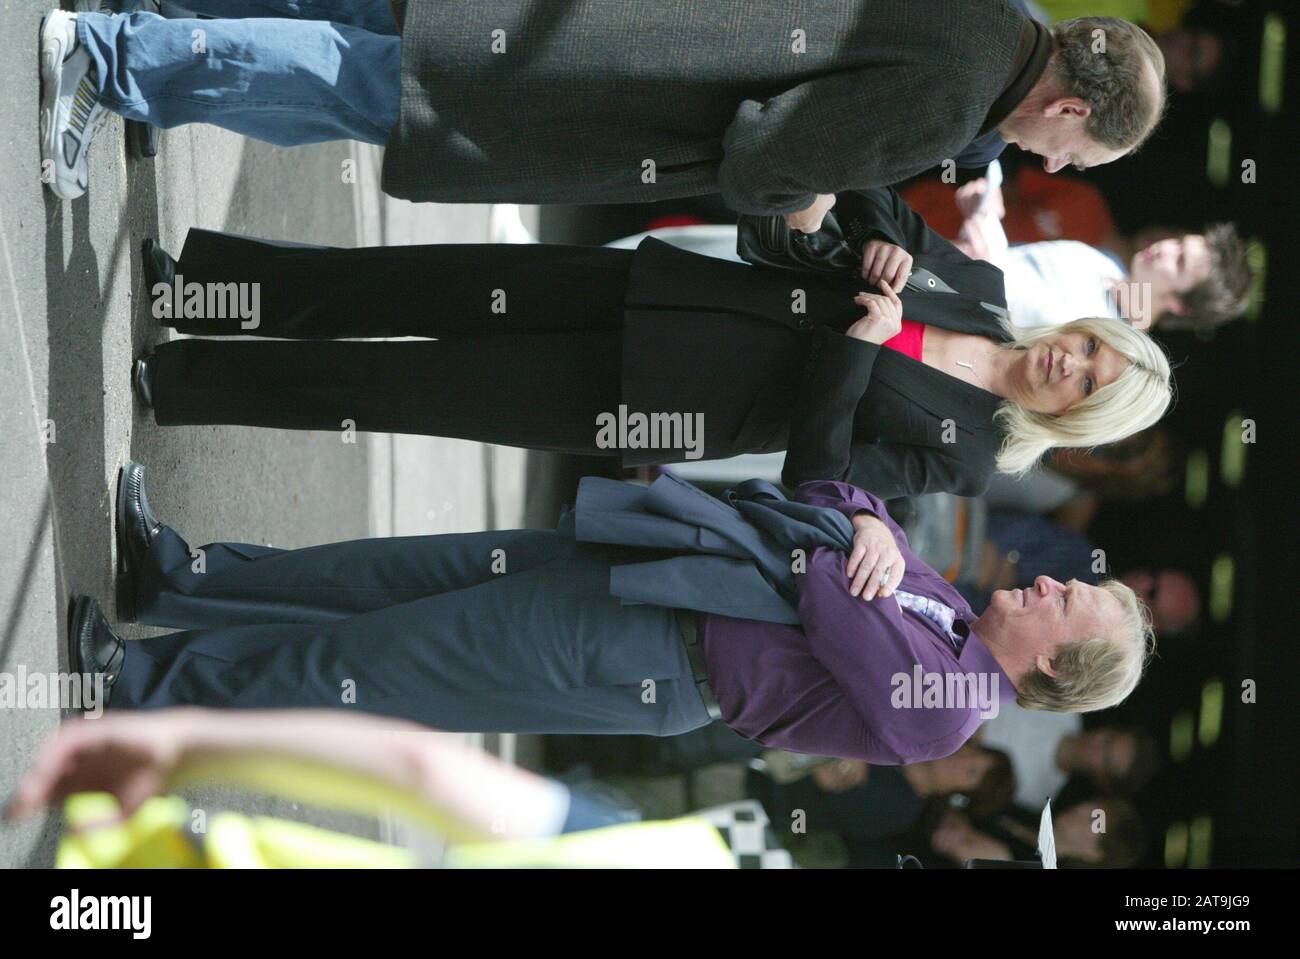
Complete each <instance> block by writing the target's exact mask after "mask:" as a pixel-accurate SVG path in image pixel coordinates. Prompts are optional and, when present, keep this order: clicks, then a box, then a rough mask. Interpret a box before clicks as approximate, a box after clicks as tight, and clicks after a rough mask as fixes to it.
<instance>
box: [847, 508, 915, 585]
mask: <svg viewBox="0 0 1300 959" xmlns="http://www.w3.org/2000/svg"><path fill="white" fill-rule="evenodd" d="M906 568H907V566H906V563H905V562H904V561H903V554H902V552H901V551H900V550H899V548H898V542H897V541H896V540H895V539H894V534H893V533H891V532H890V531H889V527H888V526H886V525H885V524H884V523H883V522H881V521H880V520H879V519H877V518H876V517H874V516H872V515H871V514H870V513H858V514H856V515H855V516H854V517H853V549H852V550H851V551H850V552H849V560H848V563H847V564H846V566H845V569H844V571H845V573H847V574H848V577H849V595H850V596H861V597H862V598H863V599H865V600H867V601H870V600H872V599H875V598H876V597H877V596H881V597H886V596H892V595H893V593H894V589H895V588H896V587H897V586H898V584H899V583H900V582H902V580H903V571H904V570H905V569H906Z"/></svg>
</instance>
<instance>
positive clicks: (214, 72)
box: [42, 0, 1164, 230]
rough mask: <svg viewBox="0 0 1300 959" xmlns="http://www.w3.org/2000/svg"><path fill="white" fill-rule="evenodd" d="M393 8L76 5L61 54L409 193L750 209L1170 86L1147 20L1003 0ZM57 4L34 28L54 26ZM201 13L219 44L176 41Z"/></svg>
mask: <svg viewBox="0 0 1300 959" xmlns="http://www.w3.org/2000/svg"><path fill="white" fill-rule="evenodd" d="M207 2H208V0H189V2H188V4H187V5H188V6H190V7H194V8H198V9H199V10H202V8H203V7H204V6H205V4H206V3H207ZM229 9H230V6H229V4H228V3H227V4H225V5H223V6H222V7H221V8H220V10H221V11H228V10H229ZM377 9H378V10H379V11H380V12H381V13H382V18H383V19H384V20H385V21H386V23H385V24H384V25H382V26H376V23H375V21H376V19H377V16H376V10H377ZM394 9H395V10H396V18H395V19H396V23H394V22H393V18H391V17H390V16H389V14H388V12H387V9H386V8H385V7H384V6H383V4H382V0H369V2H358V3H357V4H356V14H355V16H354V17H353V19H352V21H351V22H341V21H340V18H342V17H349V16H353V15H352V14H350V13H348V12H346V11H339V10H336V9H330V10H328V11H325V10H324V9H322V10H321V11H319V14H320V15H321V16H328V17H329V18H330V19H331V20H332V21H333V22H326V21H325V20H316V21H313V20H296V19H288V18H293V17H300V16H311V15H312V14H311V11H312V6H311V4H310V3H306V2H304V3H300V4H298V5H297V6H293V5H290V4H288V3H287V2H286V4H285V17H286V19H279V20H276V19H272V20H257V21H247V20H201V21H198V20H195V21H190V20H163V19H160V18H157V17H153V16H152V15H150V14H144V13H136V14H132V15H131V16H130V17H118V18H108V17H102V16H100V15H96V14H81V15H78V16H77V18H76V19H77V21H78V26H79V27H80V29H78V30H74V31H72V33H70V34H68V36H69V37H70V38H71V39H70V42H71V44H72V46H69V47H68V48H67V50H64V51H63V55H64V60H63V62H64V63H67V62H71V60H75V59H76V56H75V54H77V53H79V52H80V49H81V47H83V46H84V47H85V48H86V50H87V53H88V54H89V59H90V61H91V63H90V67H89V70H90V73H89V75H90V77H91V81H92V83H93V84H94V85H95V86H96V87H97V88H98V96H99V100H98V104H97V106H100V107H103V108H107V109H111V110H115V111H117V112H120V113H122V114H123V115H124V116H128V117H129V118H131V119H140V120H144V121H146V122H151V123H155V124H157V125H162V126H167V125H174V124H177V123H184V122H195V121H202V122H212V123H218V124H220V125H222V126H226V127H228V128H230V129H236V130H239V131H240V132H244V133H246V134H247V135H250V136H259V137H262V138H264V139H270V140H272V141H273V142H280V143H295V142H313V141H315V140H321V139H331V138H339V137H347V136H352V137H356V138H359V139H365V140H369V141H370V142H385V143H386V144H387V147H388V149H387V153H386V157H385V161H384V189H385V190H386V191H387V192H388V193H390V194H392V195H394V196H397V197H402V198H406V199H411V200H426V201H440V202H441V201H448V202H451V201H456V202H497V201H509V202H520V203H630V202H648V201H654V200H664V199H671V198H675V197H683V196H692V195H698V194H704V193H711V192H715V191H721V193H722V195H723V197H724V198H725V200H726V201H727V203H728V204H729V205H730V206H731V207H732V208H733V209H735V210H737V211H739V212H745V213H756V214H757V213H769V214H770V213H778V214H787V215H790V217H791V224H792V225H794V226H797V227H798V228H800V229H806V230H812V229H816V228H817V227H818V226H820V223H821V218H822V216H823V215H824V213H825V211H826V210H827V209H829V207H830V205H831V204H832V203H833V202H834V201H833V196H832V195H833V194H834V193H836V192H838V191H842V190H848V189H866V188H870V187H875V186H880V185H887V184H890V183H894V182H897V181H900V180H903V179H905V178H907V177H909V176H912V175H914V174H917V173H920V172H922V171H924V170H926V169H928V168H930V167H932V166H936V165H938V164H941V163H943V162H944V161H945V160H948V159H954V158H957V157H958V156H959V155H960V154H961V153H962V152H963V150H964V149H965V148H967V147H968V146H969V145H970V144H972V141H975V140H977V139H979V138H981V137H987V136H989V135H993V134H997V133H1000V134H1001V135H1002V137H1003V138H1004V139H1006V140H1007V141H1009V142H1014V143H1019V144H1020V145H1021V146H1022V147H1025V148H1026V149H1030V150H1032V151H1034V152H1037V153H1039V154H1041V155H1042V156H1043V157H1044V162H1045V164H1046V165H1047V166H1048V169H1052V170H1054V169H1060V168H1061V167H1063V166H1065V165H1066V164H1073V165H1076V166H1088V165H1095V164H1098V163H1105V162H1110V161H1111V160H1114V159H1116V158H1118V157H1120V156H1123V155H1124V154H1125V153H1127V152H1129V151H1130V150H1131V149H1133V148H1134V147H1135V146H1136V145H1137V144H1138V143H1140V142H1141V141H1142V140H1143V139H1144V138H1145V137H1146V136H1147V135H1149V133H1150V132H1151V130H1152V129H1153V128H1154V127H1155V125H1156V123H1157V122H1158V121H1159V117H1160V114H1161V111H1162V109H1163V101H1164V82H1163V74H1164V64H1163V58H1162V57H1161V55H1160V53H1159V50H1158V48H1157V47H1156V46H1155V44H1154V42H1152V41H1151V40H1150V38H1149V37H1147V36H1146V34H1145V33H1143V32H1142V31H1141V30H1139V29H1137V28H1136V27H1133V26H1132V25H1131V24H1128V23H1126V22H1124V21H1122V20H1113V19H1108V18H1089V19H1087V20H1079V21H1067V22H1066V23H1064V24H1061V25H1058V26H1057V27H1056V28H1055V30H1053V31H1051V32H1049V31H1048V30H1047V29H1046V28H1045V27H1042V26H1041V25H1039V24H1037V23H1035V22H1034V21H1032V20H1029V19H1028V18H1026V17H1024V16H1022V15H1021V14H1020V13H1019V12H1018V11H1017V10H1015V9H1014V8H1013V7H1012V6H1010V5H1009V4H1008V3H1007V2H1006V0H836V2H833V3H831V2H825V0H782V2H776V0H772V2H763V3H755V2H752V0H635V2H629V0H475V2H472V3H466V2H455V0H408V2H405V3H398V4H395V5H394ZM61 16H62V18H64V19H66V18H68V17H70V16H71V15H68V14H62V15H61ZM54 17H55V15H53V14H52V15H51V18H54ZM51 18H47V20H49V19H51ZM122 21H127V22H126V23H125V24H124V23H123V22H122ZM59 22H62V21H58V22H52V23H51V25H50V27H49V29H47V30H43V33H42V35H43V37H46V35H47V34H49V35H50V36H52V37H53V40H43V43H49V42H53V41H54V40H57V39H59V36H60V35H58V29H62V28H61V27H59ZM254 23H256V26H257V29H256V30H251V29H245V30H243V31H242V32H241V29H240V27H241V25H248V26H250V27H251V25H252V24H254ZM191 28H196V29H201V30H202V31H203V32H204V35H205V37H206V43H207V45H208V48H209V51H210V52H209V55H208V56H207V57H196V56H194V54H193V52H192V51H191V50H190V43H191V41H190V37H191V34H192V29H191ZM169 31H171V32H172V33H175V34H176V36H175V37H170V36H169ZM376 31H377V32H376ZM399 34H400V36H399ZM137 50H138V51H139V54H138V58H137V53H136V51H137ZM133 58H135V59H136V62H135V63H133ZM262 60H265V61H266V62H267V63H271V64H274V72H273V74H272V75H271V76H266V75H263V74H262V73H261V72H260V70H259V63H260V62H261V61H262ZM137 64H138V65H137ZM133 69H134V72H133ZM268 69H269V68H268ZM47 72H49V69H48V68H47ZM63 73H64V74H67V73H68V68H66V67H65V68H63ZM156 77H162V78H165V83H166V86H165V89H163V90H160V91H159V93H158V95H155V94H154V91H153V90H152V89H151V83H152V84H153V85H157V83H156V82H155V78H156ZM46 79H47V81H48V84H47V86H48V85H51V84H52V85H55V86H57V85H58V84H59V83H60V82H62V84H63V86H66V85H67V83H68V82H69V81H70V80H71V79H75V78H72V77H68V76H63V77H59V76H56V75H54V74H53V73H52V74H51V76H50V77H47V78H46ZM209 101H212V103H211V106H212V107H213V108H210V107H209ZM295 111H298V112H297V113H295ZM70 113H71V114H73V115H72V116H71V118H70V119H69V121H68V122H69V123H74V124H75V123H76V122H77V120H78V116H77V111H75V110H74V111H70ZM53 127H54V128H55V133H56V134H57V133H58V127H59V123H57V122H56V123H55V124H54V125H53ZM74 132H76V133H84V132H86V131H82V130H77V131H74ZM89 132H92V133H93V130H90V131H89ZM50 150H51V151H52V152H53V153H54V154H57V153H58V150H59V142H58V137H57V135H56V136H55V137H54V139H53V140H52V142H51V144H50ZM84 152H85V151H84V150H82V151H80V162H83V163H84ZM54 159H56V160H57V159H58V157H57V156H55V157H54ZM72 189H75V185H74V186H73V187H72ZM56 192H59V190H58V188H57V186H56ZM60 195H63V194H62V193H60Z"/></svg>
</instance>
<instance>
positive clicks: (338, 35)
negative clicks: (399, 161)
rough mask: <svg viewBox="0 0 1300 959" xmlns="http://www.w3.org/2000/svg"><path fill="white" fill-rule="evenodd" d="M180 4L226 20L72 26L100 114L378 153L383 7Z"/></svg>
mask: <svg viewBox="0 0 1300 959" xmlns="http://www.w3.org/2000/svg"><path fill="white" fill-rule="evenodd" d="M183 5H184V6H185V7H186V8H188V9H191V10H194V11H195V12H196V13H203V14H212V15H214V16H216V17H219V18H231V19H212V20H208V19H194V20H187V19H165V18H163V17H160V16H156V15H155V14H152V13H131V14H123V15H119V16H115V17H110V16H106V15H103V14H98V13H83V14H80V15H79V16H78V18H77V20H78V25H77V37H78V39H79V40H80V41H81V43H82V44H83V45H85V47H86V49H87V50H88V51H89V53H90V56H91V58H92V59H93V60H94V62H95V66H96V67H97V69H98V77H99V84H100V100H101V102H102V103H103V104H104V106H105V107H106V108H108V109H110V110H112V111H114V112H115V113H120V114H121V115H122V116H124V117H126V118H127V119H128V120H140V121H142V122H144V123H151V124H153V125H155V126H160V127H174V126H180V125H181V124H183V123H211V124H213V125H215V126H219V127H224V128H225V129H227V130H232V131H234V132H236V133H242V134H243V135H244V136H249V137H254V138H256V139H258V140H265V141H267V142H268V143H275V144H278V145H280V146H296V145H299V144H304V143H319V142H321V141H324V140H362V141H364V142H367V143H379V144H382V143H385V142H387V140H388V135H389V133H390V132H391V131H392V129H393V126H394V125H395V124H396V123H397V114H398V104H399V101H400V95H401V81H400V74H399V68H400V48H401V40H400V38H399V37H398V36H397V32H396V31H397V28H396V25H395V23H394V22H393V17H392V13H391V9H390V8H389V5H388V3H387V0H183ZM237 18H239V19H237Z"/></svg>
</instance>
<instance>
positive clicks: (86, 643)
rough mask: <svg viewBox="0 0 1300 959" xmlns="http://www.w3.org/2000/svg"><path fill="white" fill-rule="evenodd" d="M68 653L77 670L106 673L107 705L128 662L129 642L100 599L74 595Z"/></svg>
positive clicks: (73, 667)
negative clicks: (106, 614) (118, 631)
mask: <svg viewBox="0 0 1300 959" xmlns="http://www.w3.org/2000/svg"><path fill="white" fill-rule="evenodd" d="M68 656H69V659H70V661H71V663H72V669H73V670H74V671H76V672H78V673H83V674H85V673H88V674H90V675H92V676H94V675H96V674H102V675H103V677H104V705H107V704H108V703H109V702H110V701H111V699H112V692H113V685H114V684H115V683H116V682H117V677H118V676H120V675H121V673H122V664H123V663H125V662H126V643H124V642H123V641H122V640H121V639H120V638H118V636H117V635H116V634H115V633H114V632H113V629H112V627H111V626H109V624H108V620H107V619H105V618H104V612H103V610H101V609H100V608H99V603H97V602H95V601H94V600H93V599H91V598H90V597H89V596H74V597H73V599H72V607H71V609H70V611H69V613H68Z"/></svg>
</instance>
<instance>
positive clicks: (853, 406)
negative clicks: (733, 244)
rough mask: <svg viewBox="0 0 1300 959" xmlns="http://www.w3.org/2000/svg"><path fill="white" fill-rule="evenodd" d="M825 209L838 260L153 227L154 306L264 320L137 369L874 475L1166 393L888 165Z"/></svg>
mask: <svg viewBox="0 0 1300 959" xmlns="http://www.w3.org/2000/svg"><path fill="white" fill-rule="evenodd" d="M836 209H837V211H838V212H839V215H840V216H841V218H842V220H843V224H844V228H845V235H847V236H853V237H856V238H858V239H859V240H860V242H859V243H858V245H857V246H855V247H854V250H855V252H854V254H853V257H854V259H853V260H852V263H853V264H855V265H854V266H852V267H851V268H850V270H849V271H848V272H847V273H830V272H806V271H804V272H801V271H797V270H795V269H786V268H781V267H780V266H777V265H773V266H751V265H748V264H746V263H735V262H727V261H724V260H721V259H716V258H713V257H709V256H701V255H698V254H695V253H691V252H688V251H685V250H681V249H677V248H675V247H672V246H670V245H668V244H666V243H663V242H661V241H659V240H658V239H655V238H653V237H651V238H647V239H645V240H644V241H642V242H641V244H640V245H639V246H638V247H637V248H636V249H635V250H621V249H609V248H600V247H596V248H588V247H573V246H555V245H547V244H530V245H507V244H484V245H452V244H442V245H433V246H406V247H381V248H373V249H359V250H341V249H325V248H304V247H301V246H289V245H285V244H278V243H270V242H265V241H259V240H250V239H245V238H242V237H235V236H229V235H223V234H217V233H211V232H209V231H205V230H191V231H190V234H189V236H188V238H187V240H186V243H185V247H184V250H183V252H182V254H181V257H180V258H179V260H178V261H175V260H172V258H171V257H170V256H168V255H167V254H166V253H164V252H163V251H162V250H161V248H159V247H158V246H157V244H155V243H150V244H147V246H146V256H145V267H146V274H147V276H146V280H147V286H148V288H149V290H150V291H151V293H153V294H154V310H153V312H154V315H155V316H157V317H158V318H159V319H160V320H161V321H162V322H163V323H164V324H165V325H169V326H172V327H174V328H175V329H177V330H179V331H180V332H182V333H186V334H190V335H195V336H227V335H241V334H251V335H253V336H254V337H257V338H258V339H253V340H239V341H232V340H229V339H223V340H204V339H186V340H179V341H175V342H171V343H165V344H163V345H162V346H161V347H159V348H158V350H157V351H156V353H153V354H151V355H150V356H148V357H147V358H146V359H145V360H144V361H143V362H141V363H138V364H137V367H136V375H135V382H136V388H137V390H138V392H139V393H140V395H141V397H142V399H143V400H144V401H145V402H146V403H147V404H148V405H150V406H152V408H153V410H154V416H155V419H156V421H157V422H158V423H159V424H160V425H167V426H175V425H185V424H212V423H225V424H235V425H248V426H265V427H274V428H281V429H357V430H370V431H377V432H399V433H427V434H431V435H435V436H452V437H459V438H463V439H471V440H479V441H482V442H489V443H498V444H504V445H511V446H521V447H527V448H532V449H548V450H558V451H563V452H572V453H579V454H585V455H596V456H610V457H617V458H619V459H620V461H621V464H622V465H623V466H626V467H635V466H642V465H648V464H662V463H675V462H682V461H686V460H698V459H724V458H727V457H730V456H735V455H738V454H740V453H757V452H774V451H779V450H785V449H788V454H787V457H786V460H785V468H784V471H783V477H784V479H785V480H786V482H787V483H789V484H790V485H797V484H798V483H801V482H804V481H807V480H819V479H827V480H845V481H848V482H850V483H852V484H854V485H856V486H859V487H861V488H864V489H868V490H870V491H872V492H874V493H876V494H877V495H879V496H882V497H884V498H891V497H897V496H906V495H914V494H921V493H932V492H952V493H958V494H962V495H976V494H978V493H980V492H982V491H983V490H984V488H985V486H987V484H988V481H989V479H990V477H991V476H992V475H993V473H994V472H995V470H999V469H1000V470H1003V471H1005V472H1011V473H1018V472H1023V471H1024V470H1026V469H1028V468H1029V467H1030V466H1031V465H1032V464H1033V463H1034V461H1035V460H1036V459H1037V458H1038V457H1039V456H1040V455H1041V454H1042V453H1043V452H1044V451H1046V450H1047V449H1050V448H1051V447H1053V446H1093V445H1097V444H1101V443H1109V442H1114V441H1116V440H1119V439H1122V438H1123V437H1125V436H1127V435H1129V434H1130V433H1133V432H1136V431H1138V430H1140V429H1143V428H1145V427H1147V426H1149V425H1151V424H1152V423H1154V422H1155V421H1156V420H1158V419H1159V418H1160V416H1161V415H1162V414H1163V413H1164V411H1165V409H1166V407H1167V406H1168V403H1169V398H1170V382H1169V377H1170V374H1169V365H1168V363H1167V362H1166V360H1165V357H1164V356H1163V354H1162V353H1161V351H1160V349H1159V348H1158V347H1157V346H1156V345H1155V344H1154V343H1153V341H1151V340H1150V339H1149V338H1147V337H1146V336H1144V335H1142V334H1139V333H1135V332H1133V331H1132V330H1129V329H1127V328H1124V327H1123V326H1122V324H1118V323H1114V322H1113V321H1110V322H1107V321H1092V320H1082V321H1078V322H1075V323H1071V324H1067V325H1065V326H1063V327H1059V328H1055V329H1039V330H1035V331H1033V332H1017V331H1015V330H1014V329H1013V328H1011V327H1010V326H1009V325H1008V324H1007V319H1006V300H1005V294H1004V291H1003V284H1002V274H1001V272H999V271H998V270H997V269H996V268H995V267H993V266H991V265H990V264H988V263H983V262H980V261H975V260H971V259H970V258H969V257H967V256H966V255H965V254H963V253H961V252H960V251H959V250H957V249H956V248H955V247H954V246H953V245H952V244H950V243H948V242H947V241H946V240H943V239H942V238H940V237H938V236H937V235H936V234H934V233H933V232H932V231H930V230H929V229H928V228H927V227H926V226H925V223H924V222H923V221H922V220H921V219H920V218H919V217H917V216H916V214H914V213H913V212H912V211H911V210H910V209H908V208H907V207H906V206H905V205H904V204H903V203H902V201H901V200H899V198H898V195H897V193H895V191H893V190H891V189H880V190H871V191H866V192H864V193H855V194H851V195H845V196H843V197H842V199H841V200H839V201H838V202H837V207H836ZM777 219H778V220H779V219H780V218H777ZM859 257H860V266H859V265H858V264H859V260H858V258H859ZM182 277H183V283H182V280H181V278H182ZM873 289H874V290H877V291H878V292H870V291H871V290H873ZM230 290H235V291H240V292H241V296H242V291H245V290H246V291H248V292H249V294H250V295H249V296H247V297H243V298H242V299H240V301H239V303H238V304H237V305H239V306H241V309H238V310H235V309H229V308H227V309H218V310H216V311H215V313H214V312H213V311H211V310H207V309H206V306H207V305H210V303H205V300H204V296H201V295H198V294H200V293H202V294H205V295H206V294H209V293H211V292H213V291H230ZM195 291H197V293H196V292H195ZM254 292H255V293H256V297H254V296H253V295H252V294H253V293H254ZM208 300H209V301H210V300H211V297H209V298H208ZM217 305H218V306H221V305H222V304H220V303H218V304H217ZM225 305H226V306H227V307H229V305H230V304H229V303H226V304H225ZM242 307H247V309H242ZM263 337H266V338H277V339H262V338H263ZM358 337H417V338H420V339H416V340H410V339H407V340H403V341H400V342H370V343H368V342H357V340H356V338H358Z"/></svg>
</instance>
